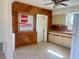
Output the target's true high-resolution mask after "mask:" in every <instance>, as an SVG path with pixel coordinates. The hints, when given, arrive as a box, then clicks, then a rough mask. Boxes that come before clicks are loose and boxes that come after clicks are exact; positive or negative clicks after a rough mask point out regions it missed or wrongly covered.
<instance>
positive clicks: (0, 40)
mask: <svg viewBox="0 0 79 59" xmlns="http://www.w3.org/2000/svg"><path fill="white" fill-rule="evenodd" d="M0 43H2V38H1V0H0Z"/></svg>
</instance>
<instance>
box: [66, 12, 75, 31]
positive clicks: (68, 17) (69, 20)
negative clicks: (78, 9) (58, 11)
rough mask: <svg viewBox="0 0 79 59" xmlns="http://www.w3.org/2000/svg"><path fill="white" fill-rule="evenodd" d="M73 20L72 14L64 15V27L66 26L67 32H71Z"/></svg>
mask: <svg viewBox="0 0 79 59" xmlns="http://www.w3.org/2000/svg"><path fill="white" fill-rule="evenodd" d="M73 20H74V14H72V13H68V14H66V23H65V25H66V26H68V30H71V31H72V28H73Z"/></svg>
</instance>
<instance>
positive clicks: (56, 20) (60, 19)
mask: <svg viewBox="0 0 79 59" xmlns="http://www.w3.org/2000/svg"><path fill="white" fill-rule="evenodd" d="M65 22H66V14H60V15H53V19H52V24H60V25H65Z"/></svg>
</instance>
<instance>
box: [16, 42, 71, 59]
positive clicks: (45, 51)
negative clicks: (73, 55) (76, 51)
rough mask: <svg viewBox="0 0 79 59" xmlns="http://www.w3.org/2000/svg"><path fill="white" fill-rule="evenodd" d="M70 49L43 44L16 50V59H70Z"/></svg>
mask: <svg viewBox="0 0 79 59" xmlns="http://www.w3.org/2000/svg"><path fill="white" fill-rule="evenodd" d="M69 56H70V49H68V48H65V47H62V46H58V45H56V44H53V43H48V42H41V43H38V44H34V45H29V46H24V47H20V48H17V49H16V55H15V59H70V58H69Z"/></svg>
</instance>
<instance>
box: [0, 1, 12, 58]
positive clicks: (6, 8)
mask: <svg viewBox="0 0 79 59" xmlns="http://www.w3.org/2000/svg"><path fill="white" fill-rule="evenodd" d="M0 1H1V19H0V21H1V22H0V24H1V28H0V29H1V33H0V34H1V35H2V40H3V53H4V55H5V59H13V44H12V39H13V36H12V13H11V12H12V10H11V9H12V6H11V5H12V0H0Z"/></svg>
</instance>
